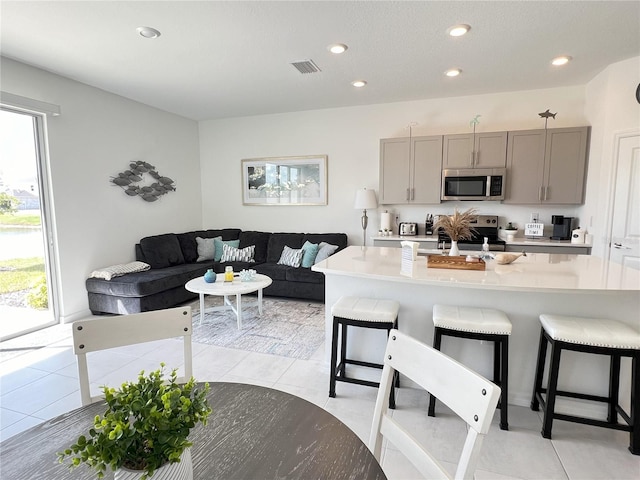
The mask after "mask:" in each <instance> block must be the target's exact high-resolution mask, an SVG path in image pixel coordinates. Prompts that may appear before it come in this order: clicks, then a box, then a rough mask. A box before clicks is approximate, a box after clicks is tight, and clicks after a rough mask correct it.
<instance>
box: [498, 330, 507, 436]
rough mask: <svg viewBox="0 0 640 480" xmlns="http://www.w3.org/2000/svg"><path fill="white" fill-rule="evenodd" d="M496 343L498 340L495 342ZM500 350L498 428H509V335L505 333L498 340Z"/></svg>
mask: <svg viewBox="0 0 640 480" xmlns="http://www.w3.org/2000/svg"><path fill="white" fill-rule="evenodd" d="M495 344H496V345H497V344H498V342H495ZM500 346H501V347H502V352H501V354H500V368H501V372H500V388H502V394H501V398H500V428H501V429H502V430H509V421H508V418H509V416H508V411H509V410H508V409H509V336H508V335H505V336H504V337H503V338H502V340H501V341H500Z"/></svg>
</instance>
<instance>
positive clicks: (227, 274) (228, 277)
mask: <svg viewBox="0 0 640 480" xmlns="http://www.w3.org/2000/svg"><path fill="white" fill-rule="evenodd" d="M224 281H225V282H233V267H232V266H231V265H229V266H227V267H224Z"/></svg>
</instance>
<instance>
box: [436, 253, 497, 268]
mask: <svg viewBox="0 0 640 480" xmlns="http://www.w3.org/2000/svg"><path fill="white" fill-rule="evenodd" d="M477 260H478V261H477V262H467V257H466V256H459V257H456V256H453V257H450V256H448V255H427V267H429V268H450V269H454V270H484V269H485V267H486V265H485V263H484V260H482V259H481V258H478V259H477Z"/></svg>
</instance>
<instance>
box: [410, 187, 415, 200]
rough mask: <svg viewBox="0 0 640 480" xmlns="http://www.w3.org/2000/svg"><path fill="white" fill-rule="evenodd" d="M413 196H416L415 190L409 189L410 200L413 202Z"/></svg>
mask: <svg viewBox="0 0 640 480" xmlns="http://www.w3.org/2000/svg"><path fill="white" fill-rule="evenodd" d="M415 196H416V189H415V188H412V189H411V200H413V199H414V198H415Z"/></svg>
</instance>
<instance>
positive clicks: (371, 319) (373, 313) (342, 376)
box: [329, 297, 400, 408]
mask: <svg viewBox="0 0 640 480" xmlns="http://www.w3.org/2000/svg"><path fill="white" fill-rule="evenodd" d="M398 310H400V304H399V303H398V302H396V301H393V300H379V299H372V298H361V297H341V298H340V299H339V300H338V301H337V302H336V303H335V304H334V305H333V306H332V307H331V315H333V337H332V339H331V367H330V368H331V374H330V380H329V396H330V397H335V396H336V382H347V383H355V384H358V385H367V386H369V387H379V386H380V382H373V381H369V380H361V379H358V378H352V377H348V376H347V373H346V366H347V365H349V364H350V365H359V366H363V367H371V368H380V369H382V368H383V365H382V363H372V362H364V361H361V360H353V359H349V358H347V328H348V327H350V326H352V327H362V328H374V329H380V330H386V331H387V337H389V332H390V331H391V329H393V328H398ZM339 330H340V332H339ZM339 333H341V338H340V363H338V336H339ZM383 353H384V352H383ZM394 383H395V387H399V386H400V379H399V376H398V373H397V372H396V374H395V382H394ZM389 408H395V392H394V388H393V387H392V388H391V394H390V397H389Z"/></svg>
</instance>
